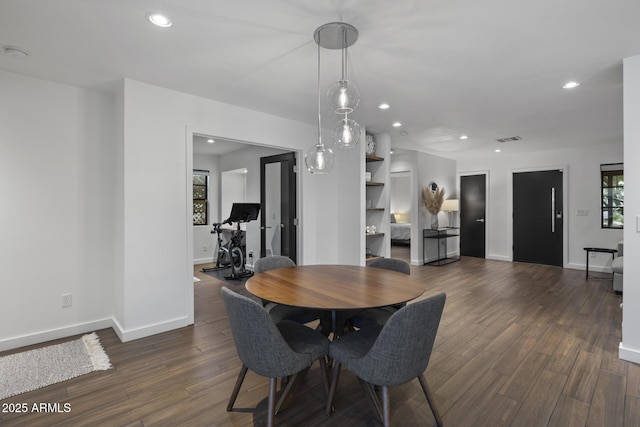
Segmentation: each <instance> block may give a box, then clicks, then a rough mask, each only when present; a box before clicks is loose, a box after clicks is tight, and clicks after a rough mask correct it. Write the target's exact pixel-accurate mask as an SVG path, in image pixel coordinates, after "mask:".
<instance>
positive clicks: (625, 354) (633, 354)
mask: <svg viewBox="0 0 640 427" xmlns="http://www.w3.org/2000/svg"><path fill="white" fill-rule="evenodd" d="M618 357H619V358H620V359H622V360H626V361H629V362H633V363H640V350H637V349H633V348H627V347H625V346H624V344H623V343H620V346H619V348H618Z"/></svg>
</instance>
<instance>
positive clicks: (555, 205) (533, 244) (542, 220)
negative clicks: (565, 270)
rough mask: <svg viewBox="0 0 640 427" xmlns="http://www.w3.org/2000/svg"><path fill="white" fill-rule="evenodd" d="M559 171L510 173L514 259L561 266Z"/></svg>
mask: <svg viewBox="0 0 640 427" xmlns="http://www.w3.org/2000/svg"><path fill="white" fill-rule="evenodd" d="M562 225H563V214H562V171H559V170H550V171H536V172H518V173H514V174H513V260H514V261H520V262H530V263H534V264H546V265H557V266H560V267H562V265H563V264H562V253H563V251H562V244H563V242H562V240H563V239H562V233H563V230H562Z"/></svg>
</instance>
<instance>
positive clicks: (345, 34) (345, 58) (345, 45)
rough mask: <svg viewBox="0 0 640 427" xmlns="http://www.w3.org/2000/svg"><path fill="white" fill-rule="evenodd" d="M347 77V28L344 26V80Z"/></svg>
mask: <svg viewBox="0 0 640 427" xmlns="http://www.w3.org/2000/svg"><path fill="white" fill-rule="evenodd" d="M346 79H347V29H346V27H342V80H346Z"/></svg>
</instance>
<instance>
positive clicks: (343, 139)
mask: <svg viewBox="0 0 640 427" xmlns="http://www.w3.org/2000/svg"><path fill="white" fill-rule="evenodd" d="M333 141H334V142H335V143H336V145H337V146H338V147H340V148H352V147H355V146H356V145H357V144H358V142H360V125H359V124H358V123H357V122H356V121H355V120H351V119H350V118H349V117H347V115H346V114H345V116H344V119H341V120H338V122H337V123H336V126H335V127H334V128H333Z"/></svg>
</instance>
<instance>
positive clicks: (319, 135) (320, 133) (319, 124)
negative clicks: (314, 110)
mask: <svg viewBox="0 0 640 427" xmlns="http://www.w3.org/2000/svg"><path fill="white" fill-rule="evenodd" d="M318 145H319V146H321V145H322V118H321V115H320V34H318Z"/></svg>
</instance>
